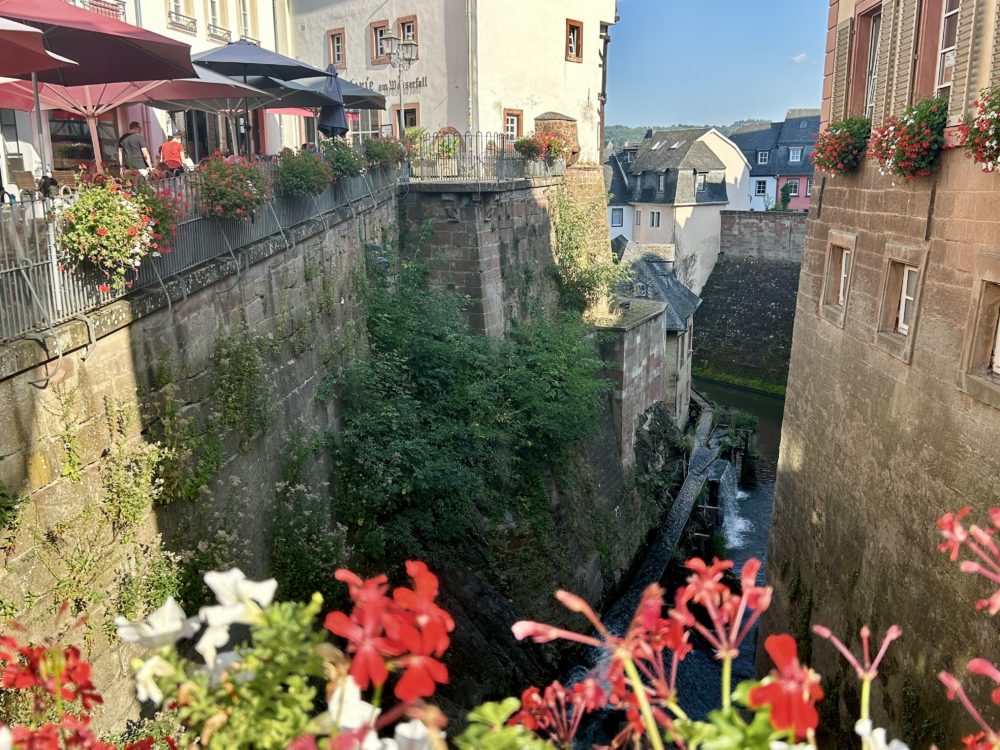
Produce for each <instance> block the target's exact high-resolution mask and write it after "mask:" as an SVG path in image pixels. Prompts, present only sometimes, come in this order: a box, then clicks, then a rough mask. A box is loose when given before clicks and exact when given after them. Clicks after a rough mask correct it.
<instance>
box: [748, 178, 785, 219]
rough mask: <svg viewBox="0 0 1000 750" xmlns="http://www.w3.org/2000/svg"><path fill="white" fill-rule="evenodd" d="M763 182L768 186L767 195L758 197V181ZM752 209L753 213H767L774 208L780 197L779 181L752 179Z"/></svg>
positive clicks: (773, 179)
mask: <svg viewBox="0 0 1000 750" xmlns="http://www.w3.org/2000/svg"><path fill="white" fill-rule="evenodd" d="M758 180H761V181H763V182H765V183H766V184H767V195H764V196H760V195H757V194H756V192H757V181H758ZM750 193H751V196H750V209H751V210H753V211H767V210H768V208H770V207H772V206H774V204H775V199H776V198H777V195H778V180H777V179H776V178H774V177H751V178H750Z"/></svg>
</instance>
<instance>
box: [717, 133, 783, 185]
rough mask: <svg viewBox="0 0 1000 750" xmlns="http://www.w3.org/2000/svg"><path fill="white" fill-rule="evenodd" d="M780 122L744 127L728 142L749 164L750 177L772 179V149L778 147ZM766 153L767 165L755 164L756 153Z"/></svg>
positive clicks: (773, 173) (774, 173)
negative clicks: (767, 155) (730, 142)
mask: <svg viewBox="0 0 1000 750" xmlns="http://www.w3.org/2000/svg"><path fill="white" fill-rule="evenodd" d="M781 125H782V124H781V123H780V122H757V123H753V124H751V125H744V126H743V127H742V128H740V129H739V130H737V131H736V132H735V133H733V134H732V135H731V136H729V140H731V141H732V142H733V143H735V144H736V145H737V146H738V147H739V149H740V151H742V152H743V155H744V156H745V157H746V158H747V161H748V162H750V176H751V177H773V176H774V175H776V174H777V172H775V171H774V164H773V161H774V149H775V147H776V146H777V145H778V135H779V134H780V133H781ZM758 151H767V152H768V153H769V154H770V158H769V159H768V162H767V164H758V163H757V152H758Z"/></svg>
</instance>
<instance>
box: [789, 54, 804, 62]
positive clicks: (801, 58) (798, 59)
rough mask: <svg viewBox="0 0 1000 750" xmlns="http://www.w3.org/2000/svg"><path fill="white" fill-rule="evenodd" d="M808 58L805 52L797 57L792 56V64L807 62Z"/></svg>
mask: <svg viewBox="0 0 1000 750" xmlns="http://www.w3.org/2000/svg"><path fill="white" fill-rule="evenodd" d="M806 57H807V55H806V53H805V52H800V53H799V54H797V55H792V62H793V63H801V62H805V61H806Z"/></svg>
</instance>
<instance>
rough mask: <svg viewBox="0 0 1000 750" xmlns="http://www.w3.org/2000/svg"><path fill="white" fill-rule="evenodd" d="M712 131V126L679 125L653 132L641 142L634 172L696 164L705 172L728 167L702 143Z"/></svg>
mask: <svg viewBox="0 0 1000 750" xmlns="http://www.w3.org/2000/svg"><path fill="white" fill-rule="evenodd" d="M709 130H711V128H675V129H672V130H659V131H657V132H655V133H653V135H652V137H651V138H645V139H643V141H642V143H641V144H640V146H639V151H638V153H637V154H636V156H635V160H634V161H633V162H632V174H640V173H642V172H665V171H667V170H668V169H681V168H683V167H696V166H697V168H698V169H700V170H701V171H707V170H709V169H725V168H726V165H725V164H723V163H722V162H721V161H719V158H718V157H717V156H716V155H715V154H714V153H713V152H712V149H710V148H708V146H706V145H705V144H704V143H699V142H698V139H699V138H701V137H702V136H703V135H705V133H707V132H708V131H709ZM674 146H676V148H674ZM689 156H690V159H689V158H688V157H689ZM695 162H697V163H695Z"/></svg>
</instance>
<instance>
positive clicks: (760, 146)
mask: <svg viewBox="0 0 1000 750" xmlns="http://www.w3.org/2000/svg"><path fill="white" fill-rule="evenodd" d="M818 133H819V110H818V109H790V110H788V112H786V113H785V119H784V121H783V122H772V123H753V124H750V125H745V126H743V127H742V128H740V129H739V130H737V131H736V132H735V133H733V134H732V135H731V136H730V140H732V141H733V143H735V144H736V145H737V146H739V147H740V151H742V152H743V155H744V156H746V158H747V161H749V162H750V176H751V177H774V176H781V177H796V176H802V177H809V176H811V175H812V173H813V169H814V168H813V163H812V152H813V147H814V145H815V143H816V135H817V134H818ZM791 147H801V148H802V160H801V161H798V162H793V161H790V160H789V158H788V156H789V153H788V150H789V148H791ZM758 151H767V152H769V154H770V156H769V158H768V163H767V164H758V163H757V152H758Z"/></svg>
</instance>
